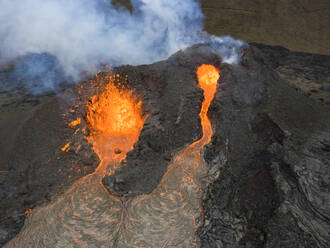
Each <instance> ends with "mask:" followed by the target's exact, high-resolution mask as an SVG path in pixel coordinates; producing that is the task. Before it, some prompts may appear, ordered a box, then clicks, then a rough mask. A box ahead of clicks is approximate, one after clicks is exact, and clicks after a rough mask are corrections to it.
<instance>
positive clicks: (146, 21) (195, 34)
mask: <svg viewBox="0 0 330 248" xmlns="http://www.w3.org/2000/svg"><path fill="white" fill-rule="evenodd" d="M131 3H132V6H133V11H132V12H130V11H129V10H127V9H125V8H115V7H114V6H113V5H112V4H111V1H109V0H70V1H68V0H10V1H8V0H0V63H7V62H8V61H15V59H17V58H24V56H27V57H33V58H34V59H32V64H31V63H30V61H31V59H26V60H24V59H23V60H24V61H25V62H24V63H20V66H18V67H17V68H18V69H17V70H15V73H16V74H20V75H21V76H22V75H23V76H24V77H26V78H32V81H33V80H34V83H35V82H37V81H38V80H39V81H38V82H40V83H38V84H36V85H35V86H34V87H33V90H34V92H37V93H39V92H42V91H43V90H54V89H56V87H57V85H58V84H59V81H60V80H58V79H57V78H56V76H55V74H56V72H58V71H63V73H62V74H63V75H62V76H63V78H66V79H67V80H69V81H76V80H77V79H79V76H80V75H81V73H82V72H83V71H88V72H91V68H92V67H93V66H95V65H97V64H99V63H100V61H104V63H107V64H110V65H112V66H116V65H122V64H131V65H137V64H148V63H152V62H155V61H158V60H162V59H166V58H167V57H168V56H169V55H171V54H172V53H174V52H176V51H178V50H180V49H183V48H185V47H187V46H190V45H192V44H195V43H198V42H209V41H210V42H212V43H214V44H215V47H216V48H217V49H218V50H219V52H220V54H221V55H223V58H224V61H225V62H230V63H235V62H236V61H237V59H238V57H237V56H238V55H237V49H238V48H239V47H240V46H241V45H242V42H239V41H235V40H233V39H232V38H230V37H224V38H221V37H208V38H206V36H205V35H202V33H203V32H202V30H203V18H204V16H203V14H202V12H201V8H200V4H199V3H198V1H196V0H131ZM48 56H49V58H50V60H51V61H50V62H49V61H48V60H47V58H48ZM37 58H41V60H36V59H37ZM54 68H55V69H54ZM54 70H55V71H54ZM38 73H39V74H38ZM40 74H42V75H40ZM45 75H46V76H45ZM47 75H48V76H47ZM44 76H45V77H44ZM36 78H38V79H36Z"/></svg>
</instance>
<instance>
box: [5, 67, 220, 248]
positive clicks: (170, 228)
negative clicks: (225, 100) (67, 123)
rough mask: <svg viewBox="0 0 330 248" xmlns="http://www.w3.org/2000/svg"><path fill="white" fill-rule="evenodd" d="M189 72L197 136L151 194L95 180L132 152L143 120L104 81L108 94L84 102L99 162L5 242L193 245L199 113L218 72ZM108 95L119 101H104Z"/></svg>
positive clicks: (207, 134)
mask: <svg viewBox="0 0 330 248" xmlns="http://www.w3.org/2000/svg"><path fill="white" fill-rule="evenodd" d="M197 76H198V80H199V86H200V87H201V88H202V89H203V90H204V101H203V104H202V109H201V112H200V118H201V124H202V130H203V136H202V138H201V139H200V140H198V141H196V142H194V143H193V144H191V145H190V146H188V147H187V148H185V149H183V150H182V151H181V152H179V153H178V154H177V155H175V156H174V158H173V159H172V162H171V164H170V165H169V167H168V170H167V172H166V174H165V175H164V176H163V178H162V180H161V182H160V184H159V186H158V187H157V188H156V189H155V190H154V191H153V192H152V193H151V194H149V195H143V196H138V197H135V198H123V199H121V198H117V197H115V196H113V195H112V194H111V193H109V192H108V191H107V190H105V189H104V187H103V185H102V183H101V179H102V177H103V175H104V174H105V173H113V171H114V169H115V168H116V166H117V165H118V163H119V162H120V160H121V159H123V158H124V157H125V156H126V153H127V151H128V150H129V149H132V146H133V144H134V143H135V142H136V140H137V139H138V136H139V133H140V131H141V129H142V126H143V123H144V119H145V117H143V116H142V115H141V108H140V107H141V105H140V104H141V103H140V102H139V101H137V100H136V99H135V98H134V97H133V95H132V94H131V93H128V92H127V91H126V92H125V91H120V90H118V89H116V88H114V86H108V87H109V89H110V92H107V91H105V93H104V95H102V94H101V95H100V96H99V97H98V98H94V99H92V101H91V102H90V105H88V109H89V110H90V112H89V113H88V115H87V121H88V122H89V125H90V126H91V127H92V132H91V134H90V136H89V140H90V142H91V143H92V144H93V149H94V151H95V152H96V153H97V154H98V155H99V156H100V159H101V163H100V166H99V167H98V169H97V171H96V173H93V174H91V175H89V176H86V177H84V178H82V179H81V180H79V181H77V182H76V183H75V184H74V185H72V187H71V188H70V189H69V190H68V191H66V192H65V193H64V194H63V195H62V196H60V197H58V198H57V199H56V200H55V201H54V202H53V203H52V204H50V205H48V206H42V207H39V208H37V209H36V210H34V211H33V212H32V213H31V214H29V215H28V217H27V220H26V222H25V224H24V227H23V229H22V230H21V232H20V233H19V234H18V235H17V236H16V238H14V239H13V240H12V241H11V242H9V243H8V244H7V245H6V246H5V247H6V248H8V247H26V248H29V247H56V248H57V247H58V248H60V247H63V248H64V247H65V248H77V247H89V248H93V247H95V248H102V247H104V248H108V247H122V248H128V247H150V248H158V247H159V248H161V247H176V248H180V247H189V248H190V247H198V245H199V240H198V237H197V236H196V235H195V233H196V230H197V228H198V227H199V226H200V224H201V217H202V209H201V201H202V200H201V199H202V196H203V192H202V185H201V183H200V181H199V180H200V179H201V178H203V177H205V176H206V174H207V166H206V164H205V161H204V160H203V159H202V158H201V156H200V152H201V149H202V148H203V146H205V145H206V144H207V143H209V142H210V140H211V137H212V126H211V123H210V120H209V119H208V117H207V111H208V108H209V106H210V103H211V101H212V99H213V97H214V94H215V92H216V86H217V81H218V78H219V72H218V70H217V69H216V68H215V67H214V66H211V65H202V66H200V67H199V68H198V69H197ZM115 99H117V100H118V101H117V103H122V104H124V106H121V105H118V106H114V105H113V104H111V101H113V100H115ZM112 103H113V102H112ZM122 107H123V108H122ZM126 118H128V120H129V121H127V119H126ZM109 141H112V142H110V143H109Z"/></svg>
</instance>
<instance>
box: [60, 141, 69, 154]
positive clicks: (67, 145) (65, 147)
mask: <svg viewBox="0 0 330 248" xmlns="http://www.w3.org/2000/svg"><path fill="white" fill-rule="evenodd" d="M69 146H70V142H69V143H67V144H66V145H65V146H63V147H62V148H61V150H62V152H68V151H70V147H69Z"/></svg>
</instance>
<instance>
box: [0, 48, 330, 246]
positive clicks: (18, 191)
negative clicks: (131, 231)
mask: <svg viewBox="0 0 330 248" xmlns="http://www.w3.org/2000/svg"><path fill="white" fill-rule="evenodd" d="M242 52H243V56H242V60H241V62H240V64H238V65H228V64H222V63H221V58H220V57H219V56H218V55H217V54H215V53H214V52H213V51H212V50H211V49H210V48H209V47H207V46H205V45H196V46H194V47H192V48H189V49H187V50H185V51H181V52H178V53H176V54H174V55H173V56H171V57H170V58H169V59H168V60H165V61H161V62H158V63H155V64H152V65H144V66H137V67H133V66H122V67H119V68H116V69H115V70H114V73H118V74H120V75H121V76H122V77H123V78H127V85H128V87H130V88H132V89H135V90H136V92H137V93H138V94H139V95H140V97H141V98H142V99H143V109H144V110H145V111H146V112H147V113H148V114H149V117H148V119H147V121H146V123H145V126H144V128H143V130H142V132H141V135H140V138H139V141H138V142H137V144H136V145H135V148H134V150H132V151H131V152H129V153H128V155H127V159H126V161H123V164H125V166H121V167H120V168H119V169H118V170H117V171H116V173H115V174H114V175H113V176H111V177H105V178H104V179H103V183H104V185H105V186H106V187H108V189H109V190H110V191H111V192H113V193H115V194H117V195H120V196H123V197H127V196H132V195H138V194H148V193H150V192H151V191H152V190H153V189H155V188H156V187H157V185H158V183H159V182H160V180H161V178H162V176H163V175H164V173H165V172H166V169H167V166H168V165H169V163H170V161H171V159H172V157H173V155H174V154H175V153H176V152H177V151H178V150H180V149H182V148H183V147H186V146H188V145H189V144H191V143H192V142H193V141H195V140H198V139H199V138H200V137H201V126H200V119H199V117H198V113H199V111H200V107H201V103H202V98H203V94H202V90H201V89H199V88H198V86H197V78H196V68H197V67H198V66H199V65H200V64H203V63H207V64H213V65H215V66H216V67H218V68H219V69H220V73H221V79H220V81H219V85H218V90H217V93H216V96H215V99H214V101H213V103H212V105H211V107H210V110H209V117H210V119H211V122H212V127H213V130H214V133H213V139H212V142H211V143H210V144H209V145H207V147H205V149H204V152H203V154H204V159H205V161H206V162H207V164H208V166H209V175H208V178H207V179H206V180H205V185H204V188H205V196H204V199H203V209H204V221H203V225H202V226H201V227H200V228H199V230H198V235H199V238H200V246H201V247H205V248H208V247H328V246H329V244H330V238H329V230H330V226H329V218H330V209H329V202H330V192H329V188H330V187H329V184H330V179H329V172H330V171H329V170H330V169H329V168H330V167H329V166H330V115H329V103H328V102H329V100H328V99H329V98H328V99H327V98H325V97H319V96H318V95H317V94H316V93H318V94H325V95H326V94H328V91H327V89H328V88H329V85H330V83H329V75H330V71H329V68H330V57H329V56H322V55H311V54H303V53H292V52H290V51H288V50H286V49H284V48H280V47H269V46H263V45H257V44H253V45H251V46H250V47H246V48H245V49H244V50H243V51H242ZM313 61H314V62H315V61H317V63H314V62H313ZM11 70H13V69H12V68H4V69H3V70H2V71H1V74H0V77H1V78H0V80H1V83H2V85H8V84H14V83H15V81H14V79H12V78H11V77H10V76H9V75H10V72H11ZM100 75H101V74H100ZM126 76H127V77H126ZM307 84H311V85H313V87H314V88H317V92H311V93H309V92H308V90H309V89H310V88H308V87H305V86H306V85H307ZM7 89H8V88H7ZM66 91H69V90H66ZM70 91H71V90H70ZM73 91H74V89H73ZM63 94H64V93H63ZM63 94H62V96H61V97H60V98H59V97H58V96H55V95H47V96H38V97H33V96H28V95H26V94H25V93H24V91H21V90H17V88H15V87H13V89H12V90H11V91H10V92H8V91H7V90H6V89H3V90H2V92H1V107H0V111H1V119H0V127H1V129H0V144H1V147H0V155H1V156H0V165H1V167H0V170H1V173H0V186H1V187H0V206H1V207H0V244H4V243H6V242H7V241H8V240H10V239H11V238H13V236H14V235H16V234H17V233H18V232H19V230H20V228H21V227H22V225H23V222H24V212H25V211H26V210H27V209H29V208H33V207H35V206H37V205H40V204H47V203H48V202H49V201H51V200H52V199H54V197H56V196H57V195H59V194H61V193H62V192H63V191H65V189H66V188H67V187H68V186H69V185H71V184H72V182H74V181H75V180H77V179H78V178H80V177H82V176H84V175H87V174H89V173H91V172H92V171H93V170H94V169H95V168H96V166H97V164H98V159H97V157H96V155H95V154H94V153H93V152H92V150H91V147H90V145H89V144H88V143H87V142H86V141H85V142H82V148H81V149H79V151H78V150H77V151H75V150H74V149H71V150H70V151H69V152H63V151H62V150H61V147H63V146H64V145H65V144H66V143H67V142H68V141H70V139H71V138H72V136H73V133H74V130H73V129H71V128H69V127H68V126H67V123H68V122H69V121H70V120H72V119H74V118H75V117H79V115H80V114H81V115H83V113H79V112H77V111H76V112H74V113H70V111H68V110H69V109H70V108H71V107H72V106H70V104H73V103H72V102H70V101H69V102H67V99H68V98H70V97H72V95H71V94H69V97H65V96H64V95H63ZM322 96H323V95H322ZM321 98H322V99H323V100H321ZM63 114H65V115H63ZM82 135H83V134H82V133H81V134H78V136H80V138H81V139H80V140H81V141H83V140H84V139H83V137H82Z"/></svg>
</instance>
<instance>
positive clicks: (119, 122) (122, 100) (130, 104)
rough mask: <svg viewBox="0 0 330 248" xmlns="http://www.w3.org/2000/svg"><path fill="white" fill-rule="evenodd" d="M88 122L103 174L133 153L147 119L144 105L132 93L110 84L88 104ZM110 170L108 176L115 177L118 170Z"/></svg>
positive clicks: (91, 140) (90, 136) (90, 139)
mask: <svg viewBox="0 0 330 248" xmlns="http://www.w3.org/2000/svg"><path fill="white" fill-rule="evenodd" d="M86 120H87V124H88V126H89V129H90V134H89V136H88V141H89V142H90V143H91V144H92V145H93V150H94V151H95V152H96V154H97V155H98V156H99V158H100V160H101V165H102V166H101V165H100V166H99V168H98V170H99V169H101V168H103V169H107V167H108V166H110V165H112V166H114V165H115V164H118V162H120V161H121V160H122V159H124V158H125V156H126V153H127V152H128V151H129V150H131V149H133V145H134V143H135V142H136V141H137V140H138V138H139V135H140V132H141V130H142V127H143V125H144V121H145V116H143V115H142V102H141V101H139V100H138V99H137V98H136V97H135V96H134V95H133V93H132V92H131V91H129V90H127V89H123V88H118V87H116V86H114V84H113V83H112V82H110V83H109V84H107V85H106V86H105V89H104V91H103V92H102V93H100V94H99V95H95V96H93V97H92V99H91V100H90V102H88V103H87V116H86ZM108 169H110V171H109V170H108V173H112V172H113V169H115V168H108Z"/></svg>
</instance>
